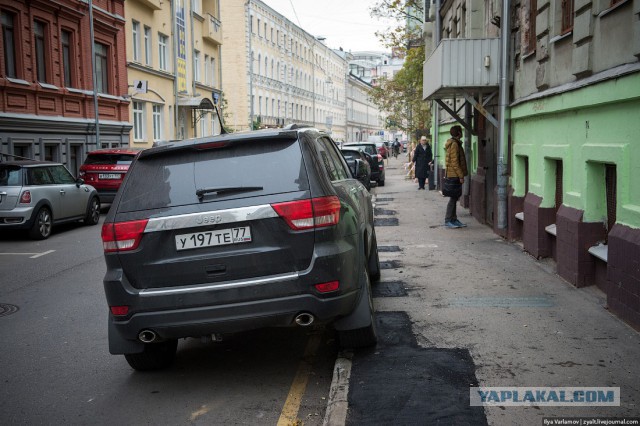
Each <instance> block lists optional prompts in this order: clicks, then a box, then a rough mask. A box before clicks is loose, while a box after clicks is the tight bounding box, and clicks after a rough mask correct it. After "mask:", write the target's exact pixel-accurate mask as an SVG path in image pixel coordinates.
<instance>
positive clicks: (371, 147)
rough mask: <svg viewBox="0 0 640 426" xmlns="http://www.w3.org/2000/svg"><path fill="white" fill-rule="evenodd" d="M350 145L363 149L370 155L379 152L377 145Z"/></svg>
mask: <svg viewBox="0 0 640 426" xmlns="http://www.w3.org/2000/svg"><path fill="white" fill-rule="evenodd" d="M350 147H354V148H357V149H361V150H363V151H364V152H366V153H367V154H370V155H376V154H378V152H377V151H376V148H375V145H350Z"/></svg>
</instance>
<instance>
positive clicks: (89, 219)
mask: <svg viewBox="0 0 640 426" xmlns="http://www.w3.org/2000/svg"><path fill="white" fill-rule="evenodd" d="M99 220H100V200H98V197H93V198H92V199H91V201H89V205H88V206H87V214H86V215H85V216H84V224H85V225H95V224H96V223H98V221H99Z"/></svg>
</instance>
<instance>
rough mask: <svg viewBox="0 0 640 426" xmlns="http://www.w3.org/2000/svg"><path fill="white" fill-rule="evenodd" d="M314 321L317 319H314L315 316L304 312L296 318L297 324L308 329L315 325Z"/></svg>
mask: <svg viewBox="0 0 640 426" xmlns="http://www.w3.org/2000/svg"><path fill="white" fill-rule="evenodd" d="M314 319H315V318H314V317H313V315H311V314H309V313H306V312H303V313H301V314H298V315H297V316H296V324H298V325H299V326H301V327H308V326H310V325H311V324H313V320H314Z"/></svg>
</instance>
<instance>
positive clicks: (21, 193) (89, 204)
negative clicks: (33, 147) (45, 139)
mask: <svg viewBox="0 0 640 426" xmlns="http://www.w3.org/2000/svg"><path fill="white" fill-rule="evenodd" d="M99 219H100V198H99V197H98V193H97V192H96V189H95V188H94V187H93V186H91V185H85V184H84V181H83V180H82V179H76V178H74V177H73V176H72V175H71V173H69V171H68V170H67V169H66V167H65V166H64V165H62V164H60V163H52V162H49V161H9V162H3V163H0V230H2V229H26V230H28V231H29V236H30V237H31V238H33V239H36V240H43V239H45V238H48V237H49V235H51V228H52V226H53V225H57V224H60V223H64V222H71V221H77V220H83V221H84V223H85V224H86V225H95V224H96V223H98V220H99Z"/></svg>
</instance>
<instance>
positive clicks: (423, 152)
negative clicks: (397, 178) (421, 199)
mask: <svg viewBox="0 0 640 426" xmlns="http://www.w3.org/2000/svg"><path fill="white" fill-rule="evenodd" d="M413 162H414V163H415V169H416V172H415V173H416V177H417V178H418V189H424V183H425V181H426V180H427V178H428V177H429V167H430V166H431V163H432V162H433V153H432V152H431V145H429V141H427V137H426V136H422V137H421V138H420V145H418V146H417V147H416V151H415V154H413Z"/></svg>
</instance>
